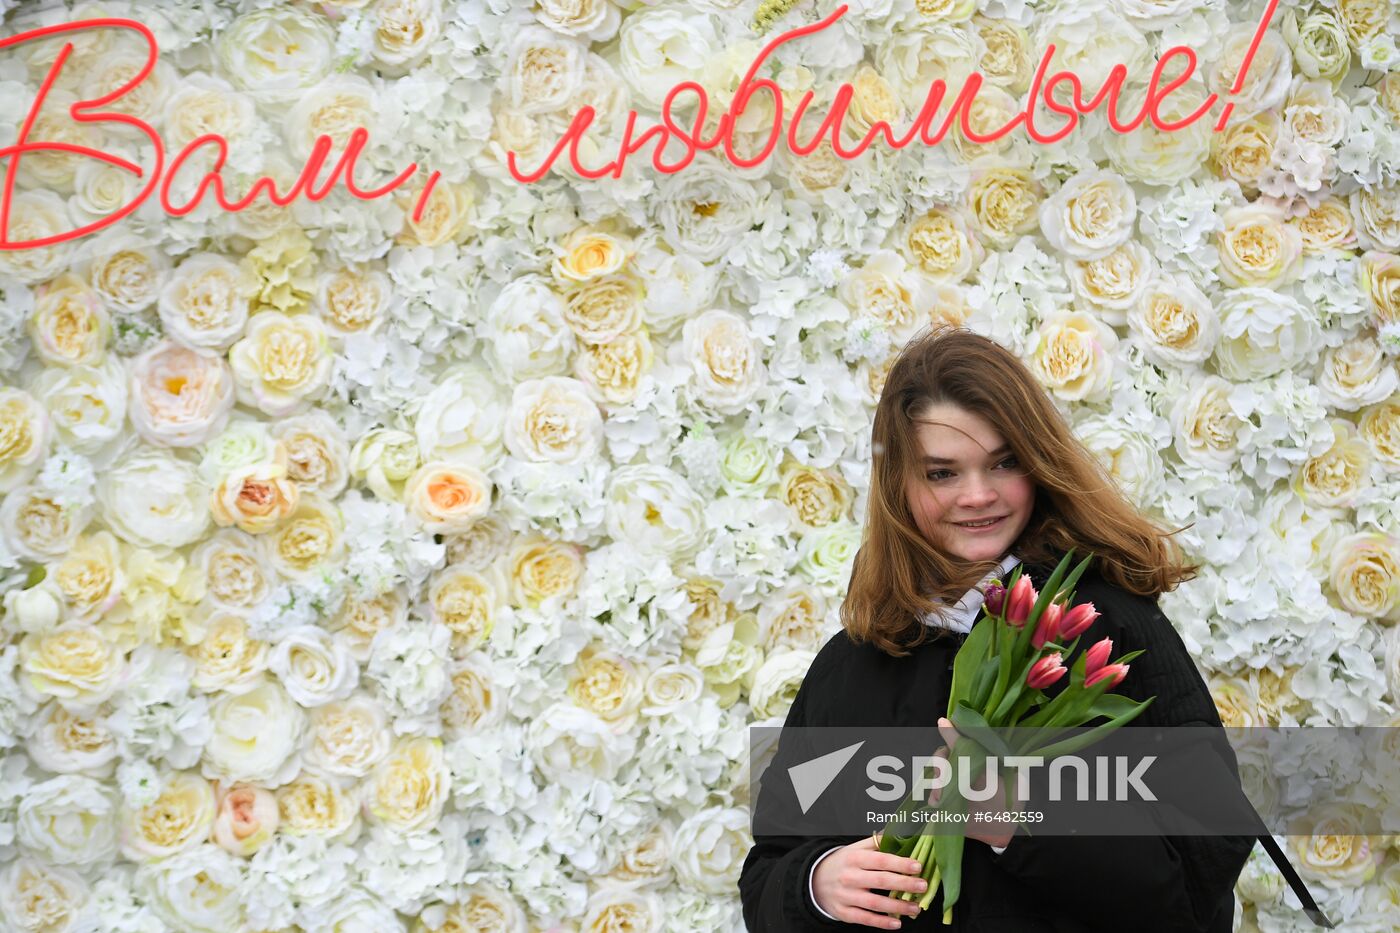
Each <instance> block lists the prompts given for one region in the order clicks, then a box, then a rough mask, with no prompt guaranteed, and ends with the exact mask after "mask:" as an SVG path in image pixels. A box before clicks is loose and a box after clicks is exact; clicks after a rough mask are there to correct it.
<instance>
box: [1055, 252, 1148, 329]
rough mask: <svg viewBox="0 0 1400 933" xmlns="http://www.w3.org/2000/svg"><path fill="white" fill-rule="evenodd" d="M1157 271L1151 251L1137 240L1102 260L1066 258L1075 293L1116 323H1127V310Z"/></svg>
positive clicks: (1068, 276) (1105, 317)
mask: <svg viewBox="0 0 1400 933" xmlns="http://www.w3.org/2000/svg"><path fill="white" fill-rule="evenodd" d="M1156 270H1157V262H1156V260H1154V259H1153V258H1152V252H1151V251H1150V250H1149V249H1148V248H1147V247H1145V246H1143V245H1142V244H1141V243H1138V242H1136V241H1134V240H1129V241H1128V242H1126V243H1124V244H1122V245H1121V246H1119V247H1117V248H1116V249H1114V250H1113V251H1112V252H1111V253H1109V254H1108V255H1107V256H1104V257H1102V258H1100V259H1066V260H1065V277H1066V278H1068V279H1069V284H1070V287H1071V288H1073V289H1074V293H1075V294H1076V295H1077V296H1079V297H1080V298H1082V299H1084V300H1085V301H1087V302H1089V303H1090V304H1092V305H1093V306H1094V307H1095V308H1096V309H1097V310H1098V311H1099V314H1100V316H1101V317H1102V318H1103V320H1104V322H1105V323H1107V324H1112V325H1114V326H1120V325H1122V324H1124V323H1125V322H1126V320H1127V315H1126V313H1125V312H1126V311H1127V309H1128V308H1130V307H1132V306H1133V305H1134V304H1136V303H1137V302H1138V301H1139V299H1141V297H1142V293H1143V290H1144V289H1146V288H1147V285H1148V283H1149V282H1150V281H1151V280H1152V277H1153V273H1155V272H1156Z"/></svg>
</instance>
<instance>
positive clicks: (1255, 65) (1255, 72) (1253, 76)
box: [1206, 23, 1293, 119]
mask: <svg viewBox="0 0 1400 933" xmlns="http://www.w3.org/2000/svg"><path fill="white" fill-rule="evenodd" d="M1257 25H1258V24H1257V23H1241V24H1239V25H1238V26H1237V27H1236V28H1235V29H1234V30H1233V31H1231V33H1230V34H1229V35H1228V36H1227V37H1226V39H1225V46H1224V48H1223V49H1222V50H1221V53H1220V57H1219V58H1218V59H1216V61H1214V62H1213V63H1212V64H1211V66H1210V67H1209V68H1208V69H1207V72H1206V74H1207V77H1208V81H1209V84H1210V89H1211V90H1212V91H1214V92H1215V93H1217V94H1219V95H1221V96H1222V97H1224V98H1227V99H1228V100H1229V101H1230V102H1231V103H1232V104H1234V105H1235V110H1234V117H1235V118H1236V119H1243V118H1245V117H1250V116H1253V115H1254V114H1256V113H1259V112H1260V111H1262V110H1270V109H1272V108H1274V107H1277V106H1278V105H1279V104H1281V103H1283V99H1284V97H1285V96H1286V95H1287V94H1288V85H1289V82H1290V81H1291V80H1292V78H1293V54H1292V53H1291V52H1290V51H1289V49H1288V43H1287V42H1285V41H1284V40H1283V36H1281V35H1279V32H1278V30H1276V29H1270V30H1267V31H1266V32H1265V33H1264V38H1263V40H1262V41H1261V42H1260V43H1259V44H1258V46H1257V47H1254V40H1255V35H1254V33H1255V29H1256V28H1257ZM1251 48H1253V49H1254V57H1253V58H1252V59H1250V62H1249V71H1248V72H1246V73H1245V79H1244V86H1243V87H1242V88H1241V89H1240V92H1239V93H1238V94H1236V93H1233V91H1234V86H1235V81H1236V79H1237V78H1238V76H1239V73H1240V66H1241V65H1242V64H1243V62H1244V57H1245V55H1246V54H1247V53H1248V52H1249V51H1250V49H1251Z"/></svg>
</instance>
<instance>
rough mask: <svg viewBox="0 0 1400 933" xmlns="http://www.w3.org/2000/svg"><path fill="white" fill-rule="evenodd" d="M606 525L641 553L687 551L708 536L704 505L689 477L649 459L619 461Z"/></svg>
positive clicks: (611, 481)
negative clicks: (621, 463) (628, 462)
mask: <svg viewBox="0 0 1400 933" xmlns="http://www.w3.org/2000/svg"><path fill="white" fill-rule="evenodd" d="M606 509H607V528H608V533H609V534H610V535H612V537H613V538H614V539H615V540H619V541H626V542H627V543H628V544H630V545H631V546H632V547H633V548H634V549H635V550H637V551H638V552H639V553H641V554H665V555H667V556H668V557H685V556H687V555H689V554H692V553H694V551H695V550H696V549H697V548H698V547H699V546H700V545H701V543H702V542H703V541H704V538H705V532H706V526H705V506H704V503H703V502H702V501H701V500H700V497H699V496H698V495H696V493H695V491H694V490H693V489H692V488H691V487H690V484H689V483H688V482H686V480H685V478H684V477H683V476H681V475H680V474H679V473H676V472H675V471H674V470H671V469H670V468H668V467H664V466H659V465H655V464H649V463H641V464H635V465H633V466H625V467H619V468H618V469H615V470H614V471H613V472H612V475H611V477H609V480H608V492H607V502H606Z"/></svg>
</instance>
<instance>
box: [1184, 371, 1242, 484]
mask: <svg viewBox="0 0 1400 933" xmlns="http://www.w3.org/2000/svg"><path fill="white" fill-rule="evenodd" d="M1233 394H1234V386H1233V385H1231V384H1230V383H1229V382H1228V381H1226V380H1225V379H1222V378H1220V377H1219V376H1214V375H1207V376H1204V377H1202V378H1200V379H1198V380H1197V382H1196V383H1195V385H1194V386H1192V388H1191V389H1190V391H1188V392H1186V393H1185V394H1183V395H1181V396H1180V397H1179V398H1178V399H1177V400H1176V402H1175V404H1174V405H1173V407H1172V415H1171V420H1172V429H1173V433H1174V434H1175V435H1176V452H1177V455H1178V456H1180V457H1181V459H1182V460H1184V461H1185V462H1187V463H1191V464H1194V465H1196V466H1202V467H1206V468H1208V469H1214V470H1220V471H1224V470H1228V469H1229V468H1230V467H1232V466H1234V465H1235V464H1236V463H1238V462H1239V451H1240V447H1241V445H1242V443H1243V439H1244V436H1245V431H1246V429H1247V427H1248V425H1247V423H1246V422H1245V421H1244V420H1243V419H1242V418H1240V416H1239V415H1238V414H1236V413H1235V410H1234V407H1233V406H1232V405H1231V396H1232V395H1233Z"/></svg>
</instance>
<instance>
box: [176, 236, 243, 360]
mask: <svg viewBox="0 0 1400 933" xmlns="http://www.w3.org/2000/svg"><path fill="white" fill-rule="evenodd" d="M256 287H257V286H256V283H255V282H254V281H253V279H252V277H251V276H250V275H249V273H248V271H247V270H245V269H243V268H242V267H241V266H239V265H238V263H236V262H233V261H232V260H230V259H227V258H225V257H223V256H220V255H218V254H216V253H196V254H195V255H193V256H191V257H189V258H188V259H186V260H185V261H184V262H182V263H180V265H179V266H177V267H176V269H175V272H174V274H173V275H171V276H170V279H169V280H168V281H167V282H166V283H165V287H164V288H162V289H161V290H160V301H159V304H158V306H157V307H158V309H159V311H160V320H161V323H162V324H164V325H165V332H166V333H167V334H169V335H170V336H171V337H172V338H174V339H175V340H176V341H178V342H180V343H182V344H184V345H185V346H188V347H195V348H204V349H211V350H226V349H228V348H229V347H230V346H231V345H232V344H233V342H234V341H235V340H237V339H238V338H239V336H240V335H241V334H242V333H243V328H244V326H245V325H246V324H247V323H248V299H249V298H250V297H251V296H252V295H253V293H254V292H255V291H256Z"/></svg>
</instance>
